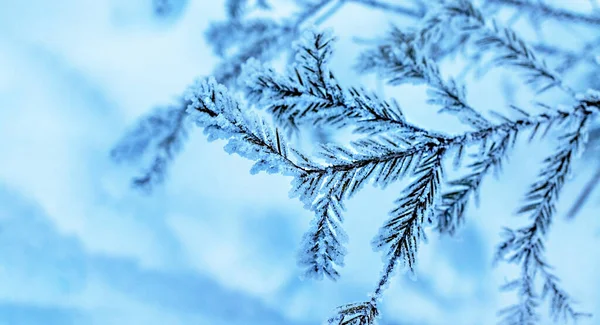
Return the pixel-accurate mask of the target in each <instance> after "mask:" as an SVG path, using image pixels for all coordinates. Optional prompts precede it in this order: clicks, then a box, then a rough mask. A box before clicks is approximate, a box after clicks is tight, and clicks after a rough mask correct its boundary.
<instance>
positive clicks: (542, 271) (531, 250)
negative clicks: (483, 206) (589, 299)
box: [497, 106, 590, 324]
mask: <svg viewBox="0 0 600 325" xmlns="http://www.w3.org/2000/svg"><path fill="white" fill-rule="evenodd" d="M579 107H580V108H581V109H580V110H578V111H577V113H578V114H574V115H573V116H571V117H570V118H569V119H566V120H565V122H567V123H568V122H570V123H574V124H575V129H574V130H573V131H571V132H569V133H568V134H566V135H564V136H562V137H561V139H560V142H561V144H560V146H559V148H558V150H557V152H556V153H554V154H553V155H551V156H550V157H548V158H546V159H545V160H544V164H545V166H544V168H543V169H542V171H541V172H540V175H539V176H538V180H537V181H536V182H535V183H534V184H533V185H532V186H531V188H530V190H529V191H528V193H527V195H526V202H525V204H524V205H523V206H522V207H521V208H520V209H519V210H518V213H519V214H529V215H530V219H531V220H532V223H531V224H530V225H528V226H525V227H523V228H519V229H517V230H511V229H507V230H506V235H505V236H506V240H505V241H504V242H502V243H501V244H500V245H499V246H498V251H497V258H498V259H504V260H506V261H508V262H510V263H517V264H520V265H521V278H520V279H517V280H515V281H513V282H511V283H510V284H509V285H507V286H505V288H504V289H506V290H510V289H519V303H518V304H516V305H514V306H511V307H508V308H507V309H504V310H503V311H502V313H501V314H502V315H503V322H504V323H506V324H529V323H535V322H537V321H538V319H539V316H538V315H537V312H536V310H535V309H536V308H535V307H537V305H538V304H539V302H538V300H539V299H540V298H544V297H546V296H549V297H550V300H551V302H552V303H551V310H550V312H551V315H553V317H554V318H555V319H557V318H558V317H559V316H561V315H564V318H566V319H574V320H576V319H577V318H579V317H581V316H583V315H586V314H584V313H581V312H577V311H575V309H574V307H573V305H572V301H571V298H570V297H569V296H568V294H567V293H566V292H565V291H564V290H563V289H561V288H560V287H559V285H558V279H557V278H556V276H555V275H553V274H552V273H551V272H550V266H549V265H548V263H547V262H546V260H545V257H544V239H545V237H546V235H547V233H548V230H549V227H550V225H551V224H552V221H553V217H554V215H555V213H556V202H557V201H558V198H559V195H560V192H561V190H562V187H563V185H564V184H565V181H566V179H567V177H568V175H569V174H570V173H571V165H572V161H573V160H574V158H575V156H576V155H577V154H578V153H579V152H580V151H581V150H582V148H583V146H584V142H585V138H586V137H587V130H586V127H587V123H589V118H590V116H589V113H587V111H586V110H585V108H584V107H583V106H579ZM538 275H539V276H541V277H542V280H543V282H544V290H543V294H542V295H541V297H540V296H539V295H538V294H537V293H536V290H535V280H536V277H537V276H538Z"/></svg>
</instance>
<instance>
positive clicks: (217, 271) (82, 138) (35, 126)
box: [0, 0, 600, 325]
mask: <svg viewBox="0 0 600 325" xmlns="http://www.w3.org/2000/svg"><path fill="white" fill-rule="evenodd" d="M272 2H276V1H272ZM280 2H281V3H282V4H281V7H280V8H283V9H280V10H282V15H283V14H285V13H287V12H289V10H290V8H292V4H291V3H290V2H291V1H285V0H282V1H280ZM173 3H178V4H179V7H176V8H174V10H173V11H172V12H170V13H168V14H167V15H162V16H159V15H156V14H155V12H154V11H153V6H152V1H151V0H127V1H123V0H54V1H50V0H27V1H25V0H24V1H20V0H0V324H3V325H4V324H7V325H12V324H44V325H50V324H211V325H215V324H240V325H242V324H244V325H254V324H256V325H258V324H261V325H265V324H319V323H321V321H323V320H324V319H326V318H327V317H328V316H330V315H331V314H332V311H333V310H334V308H335V307H336V306H338V305H340V304H343V303H347V302H353V301H361V300H363V299H364V298H365V295H366V294H367V293H368V292H369V291H370V290H371V289H372V288H373V285H374V284H375V282H376V281H377V278H378V276H379V273H380V270H381V268H382V260H381V257H380V255H379V254H378V253H374V252H372V250H371V247H370V244H369V243H370V240H371V238H372V237H373V235H375V234H376V233H377V229H378V227H379V225H380V224H381V223H382V222H383V221H384V220H385V219H386V214H387V211H389V210H390V209H391V208H392V207H393V201H394V199H395V198H396V196H397V195H398V193H400V190H401V188H402V186H401V184H399V185H398V186H392V187H390V188H388V189H386V190H385V191H382V190H380V189H374V188H366V189H365V190H363V191H362V192H361V193H359V194H358V195H357V196H356V197H355V198H354V199H352V200H351V201H350V202H348V204H347V211H348V212H347V215H346V221H345V225H346V229H347V232H348V234H349V236H350V243H349V245H348V250H349V254H348V256H347V257H346V267H345V268H343V269H342V271H341V275H342V278H341V279H340V280H339V281H337V282H331V281H327V280H324V281H302V280H300V275H301V270H300V269H299V268H298V267H297V265H296V254H297V250H298V248H299V244H300V240H301V237H302V234H303V232H304V231H305V230H306V229H307V227H308V224H309V222H310V219H311V217H312V215H311V214H310V213H309V212H307V211H305V210H303V208H302V206H301V204H300V203H299V202H298V201H297V200H292V199H289V198H288V190H289V181H290V179H289V178H286V177H282V176H279V175H265V174H259V175H255V176H251V175H250V174H249V172H248V170H249V167H250V166H251V164H252V163H251V162H249V161H246V160H245V159H243V158H240V157H238V156H229V155H227V154H226V153H225V152H223V150H222V145H223V143H221V142H214V143H209V142H207V141H206V139H205V138H204V136H203V135H202V134H201V132H199V131H196V132H192V133H191V135H190V140H189V141H188V143H187V144H186V146H185V149H184V150H183V151H182V153H181V155H180V156H179V157H178V158H177V159H176V160H175V162H174V163H173V165H172V168H171V170H170V172H169V178H168V180H167V181H166V182H165V184H164V185H162V186H159V187H157V188H156V189H155V190H154V191H153V193H152V194H150V195H145V194H143V193H140V192H139V191H136V190H133V189H132V188H131V187H130V185H129V181H130V178H131V176H132V175H135V173H136V172H137V169H136V168H135V167H127V166H123V165H116V164H115V163H113V162H112V161H111V160H110V158H109V152H110V149H111V148H112V146H113V145H114V144H115V143H116V142H117V141H118V140H119V138H120V137H121V136H122V134H123V133H124V132H125V131H126V130H127V129H128V127H130V126H131V125H132V124H134V123H135V121H136V118H138V117H139V116H140V115H142V114H145V113H147V112H148V111H149V110H150V109H151V108H152V107H154V106H156V105H158V104H165V103H169V102H171V101H173V100H174V99H175V98H176V97H177V96H178V95H179V94H181V93H182V91H183V90H184V89H185V88H186V86H187V85H189V84H190V83H191V82H192V81H193V80H194V79H195V78H197V77H201V76H205V75H208V74H210V72H211V71H212V69H213V67H214V66H215V64H216V63H217V62H218V60H219V58H217V57H215V56H214V55H213V53H212V51H211V49H210V47H209V46H208V45H207V44H206V43H205V41H204V31H205V30H206V28H207V27H208V26H209V23H210V22H211V21H217V20H222V19H224V18H225V11H224V6H223V5H224V4H223V1H222V0H219V1H216V0H215V1H213V0H189V2H188V1H173ZM585 3H587V1H584V0H581V1H578V0H571V1H569V0H564V1H559V5H567V6H571V7H573V8H575V7H577V8H579V7H581V8H583V9H581V10H585V6H584V5H585ZM576 5H577V6H576ZM579 5H581V6H579ZM286 10H288V11H286ZM402 19H403V18H399V17H389V16H385V15H382V14H381V13H380V12H379V13H378V12H376V11H368V10H366V9H365V8H364V7H360V6H358V5H354V4H348V5H346V7H344V8H343V9H342V10H340V11H339V12H337V13H336V14H335V15H334V16H333V17H331V19H330V20H329V21H328V22H326V23H325V24H324V25H323V26H324V27H333V28H334V32H335V34H336V35H337V36H338V38H339V40H338V44H337V49H338V50H337V53H336V55H335V57H334V58H335V59H334V60H333V69H334V71H336V73H337V75H338V76H339V77H340V79H341V80H344V81H343V82H344V83H347V84H352V85H357V84H364V85H367V86H370V87H374V89H378V90H379V91H387V93H386V95H393V93H392V92H391V91H390V90H385V89H384V88H385V87H383V86H382V85H381V84H378V83H377V82H376V81H375V79H374V78H373V77H361V76H358V75H356V73H355V72H354V71H353V70H352V69H351V66H352V64H353V62H354V60H355V58H356V54H357V53H358V52H357V49H358V47H359V46H360V44H358V43H357V42H356V41H355V39H353V38H354V37H361V38H373V37H375V36H381V35H382V34H383V32H385V30H386V29H387V27H388V25H389V23H398V24H402V23H404V21H403V20H402ZM569 33H572V31H564V30H562V29H558V30H555V31H554V34H553V35H554V37H564V38H565V39H567V38H568V36H567V35H568V34H569ZM569 41H572V40H569ZM502 77H503V74H502V73H500V72H498V73H493V74H492V77H491V78H496V81H498V80H500V79H502ZM474 87H475V88H474V90H471V91H470V94H471V95H470V97H469V98H470V100H472V101H473V105H474V106H476V107H477V106H478V105H490V103H501V102H502V101H503V98H504V97H505V95H506V92H504V91H500V90H498V88H494V87H493V86H490V84H489V83H485V82H481V83H477V84H476V85H475V86H474ZM513 91H514V89H513ZM398 96H399V101H400V102H401V104H402V105H403V107H407V115H409V116H410V117H411V119H413V120H414V121H416V122H419V123H423V124H426V125H428V126H434V127H435V126H445V127H447V126H448V125H447V124H448V123H449V124H450V125H451V126H452V125H453V124H452V123H450V122H449V120H451V118H449V117H448V116H445V117H439V116H438V115H436V114H435V109H431V108H428V107H426V106H424V105H421V104H420V106H419V105H412V106H411V103H418V102H422V101H423V98H424V91H422V90H419V89H415V90H414V91H413V90H410V89H408V91H407V89H406V88H405V89H404V92H400V93H398ZM552 145H553V142H552V141H540V142H539V143H536V144H535V145H534V146H527V145H522V146H517V149H516V151H515V152H514V153H513V155H512V157H511V159H510V162H509V163H508V164H507V165H506V167H505V169H504V173H503V174H502V175H501V177H500V178H498V179H496V180H495V179H493V178H487V179H486V181H485V182H484V187H483V189H482V193H481V201H482V204H481V206H480V207H479V208H473V207H472V208H471V209H470V210H469V213H468V222H467V223H466V225H465V227H464V228H463V229H462V230H461V231H460V232H459V233H458V235H457V237H455V238H438V237H437V236H435V235H433V236H431V238H430V240H429V242H428V244H426V245H424V246H423V249H422V250H421V252H420V256H419V267H418V277H417V278H416V279H410V278H409V277H407V276H397V277H396V278H395V279H394V280H393V284H392V285H391V287H390V289H389V290H388V291H387V293H386V294H385V303H384V304H383V305H382V314H383V317H382V319H381V323H382V324H383V325H385V324H387V325H400V324H407V325H408V324H459V325H461V324H465V325H469V324H473V325H474V324H494V323H495V322H496V320H497V317H496V311H497V310H498V309H499V308H501V307H503V306H506V305H507V304H509V303H511V302H513V301H514V300H515V297H514V296H513V295H512V294H504V293H500V292H499V291H498V286H499V285H501V284H503V283H505V282H506V281H507V279H510V277H511V276H512V275H514V274H516V273H515V272H516V269H515V268H514V267H512V266H506V265H499V266H498V267H493V266H492V263H491V261H492V256H493V252H494V247H495V245H496V243H497V242H498V241H499V238H500V237H499V232H500V230H501V229H502V227H503V226H506V225H511V224H519V222H522V221H523V219H522V218H521V219H519V218H516V217H514V214H513V212H514V211H515V209H516V208H517V207H518V204H519V202H520V200H521V198H522V196H523V194H524V193H525V190H526V188H527V186H528V184H529V183H531V182H532V181H533V180H534V179H535V175H536V173H537V170H538V166H539V162H540V161H541V159H542V157H543V155H544V154H546V153H548V152H549V151H548V150H549V148H551V147H552ZM582 159H583V160H582V161H581V162H579V163H578V165H577V166H576V168H575V170H576V172H577V173H576V176H575V177H574V178H573V179H572V181H571V183H570V184H569V185H568V186H567V187H566V189H565V193H564V195H563V197H562V202H563V203H562V204H561V205H560V207H559V213H558V217H557V220H556V221H555V223H554V228H553V230H552V231H551V234H550V237H549V242H548V247H547V248H548V258H549V261H550V262H551V263H552V264H553V265H555V267H556V273H557V274H559V275H560V277H561V278H562V280H563V281H562V283H563V284H564V286H565V288H566V289H567V291H568V292H570V293H571V294H572V295H573V296H574V297H575V298H576V299H577V300H578V301H579V302H580V303H579V306H580V307H581V309H583V310H585V311H590V312H593V313H596V315H597V316H595V317H594V318H591V319H584V320H583V322H581V323H582V324H598V323H600V321H599V318H598V317H600V250H598V247H600V246H599V242H600V216H599V215H598V212H599V209H598V208H599V206H598V200H597V195H596V196H594V195H592V197H591V199H590V200H589V202H588V203H587V204H586V205H585V206H584V207H583V208H582V210H581V212H580V213H579V215H578V216H577V218H576V219H575V220H573V221H566V220H564V218H562V215H564V212H565V211H566V210H568V208H570V204H569V203H570V202H572V201H573V200H574V199H575V198H576V197H577V195H578V194H579V191H580V190H581V188H582V187H583V184H584V183H585V181H586V179H588V178H589V177H591V175H592V174H593V173H594V172H595V166H597V165H598V164H597V161H598V159H597V157H589V156H584V157H583V158H582ZM544 313H545V312H544Z"/></svg>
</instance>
